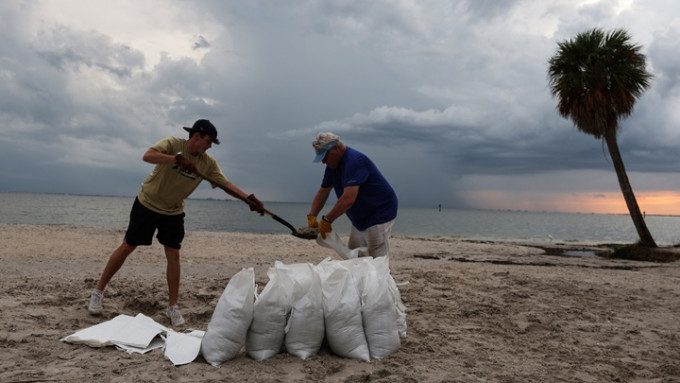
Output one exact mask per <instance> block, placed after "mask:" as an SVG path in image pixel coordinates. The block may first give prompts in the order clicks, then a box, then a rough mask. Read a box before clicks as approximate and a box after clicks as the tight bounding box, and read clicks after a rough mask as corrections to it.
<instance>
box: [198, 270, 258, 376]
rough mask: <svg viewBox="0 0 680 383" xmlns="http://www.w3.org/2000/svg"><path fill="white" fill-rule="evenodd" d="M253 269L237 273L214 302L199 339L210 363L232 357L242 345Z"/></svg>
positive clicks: (248, 318) (250, 313)
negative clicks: (201, 336) (215, 304)
mask: <svg viewBox="0 0 680 383" xmlns="http://www.w3.org/2000/svg"><path fill="white" fill-rule="evenodd" d="M254 299H255V272H254V270H253V268H252V267H250V268H247V269H245V268H244V269H243V270H241V271H239V272H238V273H236V274H235V275H234V276H233V277H232V278H231V279H230V280H229V283H228V284H227V287H226V288H225V289H224V292H223V293H222V296H221V297H220V300H219V301H218V302H217V306H216V307H215V311H214V312H213V315H212V318H211V319H210V323H208V329H207V330H206V332H205V335H204V336H203V340H202V341H201V353H202V354H203V358H204V359H205V360H206V362H208V363H210V364H211V365H213V366H219V365H220V364H222V363H224V362H226V361H228V360H230V359H233V358H235V357H236V356H237V355H238V353H239V352H240V351H241V348H243V345H244V344H245V341H246V335H247V333H248V327H250V323H251V322H252V320H253V305H254Z"/></svg>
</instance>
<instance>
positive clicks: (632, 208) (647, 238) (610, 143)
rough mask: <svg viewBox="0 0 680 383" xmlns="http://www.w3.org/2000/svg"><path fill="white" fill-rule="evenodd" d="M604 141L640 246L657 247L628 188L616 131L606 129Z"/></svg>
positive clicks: (631, 191) (631, 189)
mask: <svg viewBox="0 0 680 383" xmlns="http://www.w3.org/2000/svg"><path fill="white" fill-rule="evenodd" d="M604 139H605V141H606V142H607V147H608V148H609V155H610V156H611V158H612V162H614V170H616V176H617V177H618V178H619V186H620V187H621V192H622V193H623V199H624V200H625V201H626V206H628V212H630V217H631V218H632V219H633V224H635V229H636V230H637V232H638V236H639V237H640V245H642V246H646V247H657V246H656V242H654V238H652V234H651V233H650V232H649V229H647V224H646V223H645V219H644V217H643V216H642V213H640V207H639V206H638V203H637V199H635V194H634V193H633V188H632V187H631V186H630V181H628V175H627V174H626V168H625V167H624V166H623V159H621V152H619V144H618V142H617V141H616V130H615V129H608V130H607V131H606V132H605V134H604Z"/></svg>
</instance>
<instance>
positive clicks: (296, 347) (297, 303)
mask: <svg viewBox="0 0 680 383" xmlns="http://www.w3.org/2000/svg"><path fill="white" fill-rule="evenodd" d="M276 267H277V268H279V270H281V272H285V273H287V274H288V275H289V276H290V280H292V282H293V289H292V294H291V300H292V306H291V311H290V317H289V318H288V323H287V324H286V337H285V345H286V351H288V353H289V354H291V355H295V356H297V357H299V358H302V359H307V358H308V357H310V356H312V355H316V353H317V352H319V349H321V345H322V344H323V339H324V337H325V324H324V314H323V298H322V292H321V280H320V279H319V273H318V272H317V271H316V268H315V267H314V266H313V265H311V264H309V263H300V264H293V265H284V264H282V263H280V262H278V261H277V263H276Z"/></svg>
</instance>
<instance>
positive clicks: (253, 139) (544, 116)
mask: <svg viewBox="0 0 680 383" xmlns="http://www.w3.org/2000/svg"><path fill="white" fill-rule="evenodd" d="M74 4H75V5H74ZM88 4H89V3H88ZM145 4H146V5H144V4H141V3H140V4H139V5H136V6H139V7H141V6H149V5H148V4H149V3H145ZM192 4H193V6H192V7H188V6H186V4H184V3H182V2H179V3H178V2H174V1H170V0H168V1H165V0H155V1H153V2H152V3H151V5H150V6H152V7H153V6H156V7H157V8H158V10H159V12H158V13H159V15H151V16H148V19H145V20H143V22H141V23H140V24H139V26H137V28H139V30H138V31H137V32H138V33H136V34H132V36H133V37H129V36H130V35H127V34H123V31H122V29H121V31H120V32H116V31H115V30H114V31H112V30H111V29H106V30H105V29H104V28H103V27H102V28H99V26H98V25H96V23H95V24H93V25H87V23H85V21H87V20H86V19H82V17H83V16H82V15H80V14H79V13H78V12H77V11H76V10H78V9H80V8H81V7H77V5H78V4H77V3H73V2H66V3H62V4H61V6H60V7H61V8H60V9H66V10H68V9H67V8H69V7H73V8H74V10H73V12H71V13H69V12H67V11H64V12H65V13H64V14H66V15H70V17H71V19H68V18H66V17H61V18H58V19H57V18H56V16H55V15H52V14H47V13H44V10H43V7H45V6H46V5H49V3H39V2H23V3H12V2H5V3H2V4H0V11H1V12H2V13H3V15H5V16H6V17H5V20H6V21H5V22H4V23H3V24H1V25H0V38H2V39H3V44H2V45H0V78H1V79H2V81H3V87H0V153H2V154H0V158H2V160H3V161H4V163H7V161H10V160H12V161H15V163H16V164H17V165H16V166H13V167H12V169H11V170H10V169H8V168H7V167H5V168H3V169H2V170H1V174H2V175H3V178H2V181H0V190H26V191H30V190H34V189H35V188H41V189H40V190H41V191H49V190H54V191H60V192H64V191H69V190H70V191H72V192H82V191H83V190H85V191H86V192H87V193H94V194H107V193H109V192H111V191H115V193H116V194H117V193H121V194H134V193H136V191H137V188H138V185H139V183H140V182H141V180H142V179H143V177H144V176H145V175H146V173H148V171H149V170H150V168H151V167H150V166H149V165H148V164H145V163H143V162H141V160H140V158H141V155H142V154H143V152H144V151H145V150H146V148H147V147H148V146H150V145H152V144H153V143H154V142H155V141H157V140H158V139H160V138H163V137H165V136H168V135H175V136H184V132H183V131H182V130H181V127H182V126H186V125H190V124H192V123H193V121H194V120H195V119H197V118H209V119H211V121H213V122H214V123H215V124H216V126H217V127H218V130H219V134H220V138H221V139H222V141H223V144H222V145H220V146H219V147H217V146H216V147H214V148H213V149H211V153H212V154H213V155H214V156H215V158H216V159H218V161H220V164H221V166H222V168H223V170H224V171H225V173H226V174H227V175H228V176H229V177H230V178H231V179H233V180H234V181H235V182H236V183H237V184H239V185H243V186H244V187H245V188H246V189H249V190H250V189H252V190H253V191H254V192H256V193H257V194H258V195H260V196H262V198H264V199H274V200H293V201H307V200H308V199H309V198H311V196H312V194H313V192H314V190H315V188H316V187H318V183H319V181H320V173H321V171H322V168H321V167H319V166H316V165H315V164H312V163H311V156H312V150H311V145H310V142H311V140H312V139H313V137H314V136H315V135H316V133H318V132H320V131H334V132H336V133H338V134H340V135H341V137H342V138H343V140H344V141H346V142H347V143H348V144H349V145H350V146H354V147H357V148H358V149H361V150H363V151H365V152H367V153H368V154H369V155H370V156H371V157H372V158H373V159H374V160H375V161H376V163H379V165H380V167H381V169H382V170H383V171H384V172H385V173H386V175H387V176H388V178H389V179H390V181H391V182H392V183H393V184H395V185H396V186H395V187H397V188H398V189H399V195H400V198H401V200H402V201H403V202H404V203H405V204H409V203H410V202H413V203H415V202H417V201H420V200H440V201H445V200H447V199H448V200H449V201H455V202H457V203H458V202H460V203H462V202H461V201H462V200H461V199H460V198H459V196H458V195H457V194H456V193H457V191H460V190H468V189H470V188H472V187H473V186H474V187H477V186H479V187H489V188H493V187H498V188H502V187H504V186H505V185H509V184H510V183H509V181H508V180H509V177H513V176H514V177H517V178H518V179H522V180H527V179H531V180H533V179H535V180H536V185H538V184H540V179H549V180H550V181H549V182H543V187H547V186H550V187H552V188H554V189H556V190H557V189H560V188H565V187H569V188H572V187H573V188H575V189H577V188H578V185H577V182H575V181H574V180H576V179H578V178H577V177H576V176H573V178H569V185H564V184H560V181H559V180H560V177H557V176H554V174H561V173H560V172H578V171H583V172H586V173H585V174H588V175H587V176H585V177H584V183H583V184H582V187H584V188H586V187H589V185H592V183H593V181H592V180H593V179H594V178H596V177H595V176H593V174H594V173H593V172H610V171H611V169H612V166H611V163H610V159H609V155H608V153H607V152H606V147H605V146H603V144H602V142H601V141H598V140H596V139H594V138H592V137H590V136H587V135H585V134H583V133H580V132H579V131H578V130H577V129H576V128H575V127H574V126H573V124H572V123H571V122H570V121H568V120H565V119H563V118H561V117H560V116H559V115H558V114H557V112H556V111H555V105H556V100H555V99H553V98H552V97H551V96H550V94H549V91H548V87H547V78H546V69H547V60H548V58H549V57H550V56H551V55H552V54H553V53H554V51H555V49H556V46H557V41H560V40H562V39H564V38H568V37H572V36H573V35H574V34H576V33H578V32H581V31H583V30H585V29H588V28H592V27H594V26H599V27H603V28H605V29H609V28H614V27H620V26H621V25H623V26H627V27H629V28H630V32H631V35H632V36H633V38H634V39H635V40H636V41H639V42H640V43H641V44H643V46H644V48H645V51H646V52H647V55H648V58H649V64H650V70H652V71H653V73H654V76H655V77H654V81H653V83H652V87H651V88H650V89H649V90H648V91H647V92H646V93H645V94H644V95H643V97H642V98H641V99H640V101H639V102H638V103H637V105H636V107H635V111H634V114H633V115H632V116H631V117H630V118H628V119H627V120H624V121H622V122H621V131H620V134H619V142H620V145H621V151H622V155H623V158H624V161H625V163H626V166H627V168H628V169H629V170H630V171H633V172H639V173H640V174H642V173H649V174H659V173H662V174H670V173H675V172H678V170H680V158H678V156H679V155H678V151H677V150H676V149H675V148H676V147H677V146H678V145H679V144H680V134H679V133H678V130H677V129H676V127H677V125H678V122H680V121H679V120H680V113H678V112H676V109H677V104H678V102H679V101H680V100H678V97H679V96H678V94H680V92H678V79H680V75H679V73H678V71H679V70H680V69H678V68H680V65H678V64H680V63H679V62H678V58H677V57H678V56H677V55H676V54H675V52H676V51H677V48H678V43H677V41H680V39H678V37H680V36H678V34H679V33H680V32H678V31H675V30H674V29H673V28H669V27H666V26H667V25H669V22H670V21H669V20H670V17H671V16H670V15H672V14H673V13H674V12H678V11H679V10H678V9H677V8H678V7H679V6H678V5H675V3H664V5H659V4H661V3H660V2H645V3H639V2H633V3H632V4H633V6H634V7H635V8H634V9H628V8H626V7H625V6H622V5H626V3H625V2H618V1H599V2H594V3H593V2H590V3H588V4H584V5H575V4H574V3H573V2H571V1H555V2H550V4H547V3H541V2H534V1H522V0H516V1H503V2H497V1H467V2H449V1H441V2H438V1H431V2H430V1H428V2H406V1H405V2H399V1H397V2H388V3H385V2H381V1H375V2H365V1H343V2H334V1H330V2H310V3H300V4H298V6H295V7H291V6H289V5H288V4H286V3H276V2H274V3H272V2H268V1H265V2H263V1H248V2H222V1H200V2H196V3H192ZM81 5H82V4H81ZM169 5H171V6H169ZM99 6H100V7H105V6H107V3H105V2H104V3H102V4H100V5H99ZM130 6H132V5H130ZM121 7H122V6H121ZM117 8H118V7H114V8H109V9H108V12H114V11H116V10H117ZM172 9H176V10H177V12H178V13H177V15H176V20H175V19H174V18H173V17H165V16H166V15H165V14H163V15H160V13H161V12H160V10H163V11H165V10H172ZM126 12H130V10H129V9H127V10H126ZM98 15H99V14H92V15H89V16H91V17H93V18H94V17H97V16H98ZM635 15H644V17H635ZM62 16H63V15H62ZM52 17H55V20H54V21H50V20H51V18H52ZM111 17H116V15H113V14H112V15H111ZM69 20H72V22H69ZM173 23H174V24H173ZM114 25H115V24H114ZM158 28H160V30H161V31H166V32H167V33H172V32H176V31H180V32H185V34H184V35H182V36H184V37H182V38H178V39H176V41H174V43H173V44H170V45H163V48H162V49H160V52H159V53H158V56H157V57H156V56H152V55H151V54H150V51H149V49H148V46H154V44H155V43H158V41H159V40H158V39H161V38H163V33H159V32H158V30H157V29H158ZM184 28H188V29H186V30H184ZM145 32H146V33H147V34H146V35H145ZM137 38H139V39H143V38H146V40H144V42H146V43H147V45H145V44H142V43H141V42H140V41H138V40H136V39H137ZM164 49H167V51H165V50H164ZM192 54H193V55H195V56H192ZM77 174H82V175H87V177H79V176H77ZM570 174H574V173H570ZM598 174H599V173H598ZM474 177H478V178H477V179H478V180H479V179H482V178H483V180H484V182H481V181H480V182H478V183H475V182H471V181H470V180H471V179H472V178H474ZM480 177H481V178H480ZM546 177H547V178H546ZM652 178H653V177H652ZM652 178H648V179H649V180H651V179H652ZM38 179H39V180H41V182H38V181H37V180H38ZM465 182H469V183H468V184H464V183H465ZM494 182H497V183H494ZM565 182H566V181H565ZM650 182H652V181H650ZM654 182H657V181H654ZM529 183H530V182H525V184H527V187H529V185H528V184H529ZM522 184H523V182H518V183H512V185H513V186H512V187H513V188H514V187H520V186H521V185H522ZM38 185H41V186H38ZM98 185H99V186H98ZM517 185H519V186H517ZM546 185H547V186H546ZM660 185H662V186H664V187H668V186H669V184H663V183H662V184H660ZM532 186H535V185H532ZM616 186H617V185H616V184H615V183H614V184H613V185H612V188H613V189H614V190H615V189H616ZM98 187H99V188H100V190H99V189H98ZM508 187H510V186H508ZM650 187H653V185H650ZM200 193H204V194H206V195H207V194H208V193H209V192H208V191H207V190H203V191H201V192H200ZM201 195H203V194H201ZM210 195H211V196H216V195H217V194H210Z"/></svg>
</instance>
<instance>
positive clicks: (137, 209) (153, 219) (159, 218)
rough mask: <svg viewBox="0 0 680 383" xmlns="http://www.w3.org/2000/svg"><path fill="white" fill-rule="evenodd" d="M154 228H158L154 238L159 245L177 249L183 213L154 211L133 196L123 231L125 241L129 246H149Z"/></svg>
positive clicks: (179, 242) (181, 231)
mask: <svg viewBox="0 0 680 383" xmlns="http://www.w3.org/2000/svg"><path fill="white" fill-rule="evenodd" d="M156 229H158V235H157V236H156V238H158V242H160V243H161V245H163V246H167V247H170V248H173V249H179V248H180V247H182V240H183V239H184V213H182V214H177V215H165V214H160V213H156V212H155V211H153V210H150V209H149V208H147V207H146V206H144V205H142V204H141V202H139V199H137V198H135V203H134V204H133V205H132V210H131V211H130V224H129V225H128V228H127V232H126V233H125V242H127V244H128V245H131V246H149V245H151V241H152V240H153V233H154V232H155V231H156Z"/></svg>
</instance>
